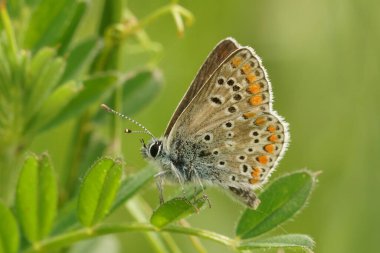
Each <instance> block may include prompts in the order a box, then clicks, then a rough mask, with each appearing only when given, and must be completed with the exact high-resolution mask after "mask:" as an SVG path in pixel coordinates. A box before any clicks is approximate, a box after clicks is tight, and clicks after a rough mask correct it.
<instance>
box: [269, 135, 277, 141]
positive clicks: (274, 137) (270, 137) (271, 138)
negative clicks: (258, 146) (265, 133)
mask: <svg viewBox="0 0 380 253" xmlns="http://www.w3.org/2000/svg"><path fill="white" fill-rule="evenodd" d="M268 140H270V141H271V142H275V141H277V140H278V138H277V136H276V135H271V136H269V138H268Z"/></svg>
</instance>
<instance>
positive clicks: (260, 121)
mask: <svg viewBox="0 0 380 253" xmlns="http://www.w3.org/2000/svg"><path fill="white" fill-rule="evenodd" d="M265 122H266V119H265V117H258V118H257V119H256V120H255V124H256V125H258V126H260V125H262V124H264V123H265Z"/></svg>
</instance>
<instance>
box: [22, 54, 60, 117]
mask: <svg viewBox="0 0 380 253" xmlns="http://www.w3.org/2000/svg"><path fill="white" fill-rule="evenodd" d="M46 64H47V65H46V66H45V67H44V68H43V69H42V70H41V72H40V73H35V74H36V75H38V78H37V80H36V82H35V83H34V84H33V88H32V89H31V90H30V92H29V94H28V95H29V96H28V101H27V105H26V109H27V111H28V116H29V117H32V116H33V115H34V113H35V112H36V111H38V110H39V109H40V108H41V105H42V103H43V102H44V101H45V100H46V98H48V96H49V95H50V93H51V92H52V90H53V88H54V87H55V86H56V85H57V83H58V81H59V80H60V79H61V75H62V74H63V71H64V69H65V61H64V60H63V59H62V58H60V57H56V58H54V59H52V60H51V61H48V62H46Z"/></svg>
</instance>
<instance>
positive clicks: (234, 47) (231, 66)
mask: <svg viewBox="0 0 380 253" xmlns="http://www.w3.org/2000/svg"><path fill="white" fill-rule="evenodd" d="M103 107H104V108H105V109H106V110H108V111H111V112H113V113H116V114H119V113H117V112H115V111H113V110H112V109H110V108H109V107H107V106H105V105H103ZM119 115H121V114H119ZM121 116H122V117H125V118H128V117H126V116H124V115H121ZM128 119H129V120H131V119H130V118H128ZM132 121H133V120H132ZM133 122H134V123H136V124H138V125H139V126H140V127H142V128H143V129H144V132H145V133H148V134H149V135H151V136H152V137H153V139H152V140H151V141H150V143H149V144H148V145H145V144H143V147H142V154H143V156H144V157H145V158H147V159H148V160H150V161H154V162H155V163H156V164H157V166H158V167H160V169H161V172H159V173H158V174H157V177H159V178H161V177H165V178H169V179H172V180H174V181H176V182H179V183H180V184H181V185H183V184H184V183H188V182H194V183H196V184H200V185H201V186H202V183H206V184H211V185H218V186H220V187H222V188H224V189H226V190H227V191H229V192H231V193H232V195H233V196H235V197H236V198H237V199H239V200H240V201H241V202H243V203H244V204H245V205H247V206H248V207H250V208H253V209H255V208H257V206H258V205H259V203H260V201H259V199H258V198H257V197H256V195H255V193H254V190H255V189H257V188H260V187H261V186H262V185H263V184H264V183H265V182H266V181H267V180H268V178H269V176H270V174H271V173H272V172H273V170H274V168H275V167H276V165H277V163H278V162H279V160H280V159H281V157H282V155H283V154H284V152H285V150H286V147H287V144H288V141H289V134H288V131H287V123H286V122H285V121H284V120H283V119H282V118H281V117H280V116H279V115H278V114H277V113H276V112H275V111H274V110H273V109H272V88H271V84H270V81H269V79H268V75H267V72H266V70H265V69H264V67H263V65H262V63H261V60H260V58H259V56H257V55H256V53H255V52H254V50H253V49H252V48H250V47H246V46H240V45H239V44H238V43H237V42H236V41H235V40H234V39H231V38H227V39H224V40H223V41H221V42H220V43H219V44H218V45H217V46H216V47H215V49H214V50H213V51H212V52H211V54H210V55H209V56H208V58H207V59H206V62H205V63H204V64H203V66H202V67H201V69H200V70H199V72H198V74H197V76H196V77H195V79H194V81H193V82H192V84H191V86H190V88H189V89H188V91H187V92H186V94H185V96H184V97H183V99H182V101H181V102H180V103H179V105H178V107H177V109H176V111H175V112H174V114H173V116H172V118H171V120H170V122H169V124H168V127H167V129H166V131H165V134H164V136H163V137H161V138H158V139H157V138H155V137H154V136H153V135H152V134H151V133H150V132H149V131H148V130H147V129H146V128H144V127H143V126H141V125H140V124H139V123H137V122H135V121H133ZM159 190H160V194H161V195H160V199H161V200H163V199H162V193H161V187H159Z"/></svg>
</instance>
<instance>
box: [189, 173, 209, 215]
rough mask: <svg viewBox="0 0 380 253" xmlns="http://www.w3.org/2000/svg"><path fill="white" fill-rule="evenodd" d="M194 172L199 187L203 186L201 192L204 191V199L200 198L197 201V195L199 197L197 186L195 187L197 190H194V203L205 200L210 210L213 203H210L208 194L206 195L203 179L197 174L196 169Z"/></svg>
mask: <svg viewBox="0 0 380 253" xmlns="http://www.w3.org/2000/svg"><path fill="white" fill-rule="evenodd" d="M193 172H194V175H195V177H196V178H197V181H198V183H199V185H200V186H201V190H202V197H201V198H199V199H197V198H196V195H197V194H196V186H195V189H194V203H195V202H196V201H198V200H200V199H203V200H205V201H207V203H208V206H209V208H211V202H210V199H209V198H208V196H207V194H206V193H205V188H204V187H203V184H202V181H201V178H200V176H199V174H198V172H197V170H196V169H193Z"/></svg>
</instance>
